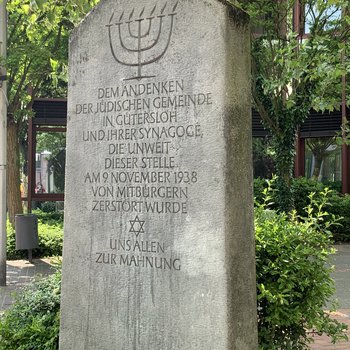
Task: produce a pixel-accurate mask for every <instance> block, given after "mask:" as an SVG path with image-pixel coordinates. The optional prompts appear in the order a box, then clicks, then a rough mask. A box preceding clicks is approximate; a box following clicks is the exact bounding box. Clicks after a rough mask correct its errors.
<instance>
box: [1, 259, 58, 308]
mask: <svg viewBox="0 0 350 350" xmlns="http://www.w3.org/2000/svg"><path fill="white" fill-rule="evenodd" d="M52 272H54V268H53V267H52V266H51V265H50V259H34V260H33V263H32V264H31V263H29V262H28V261H26V260H15V261H8V262H7V286H6V287H0V313H1V312H3V311H4V310H6V309H8V308H9V306H10V305H11V303H12V300H13V298H12V297H11V295H12V294H13V292H14V291H18V290H20V288H21V287H23V286H25V285H26V284H28V283H29V282H30V281H32V280H33V279H34V277H35V276H38V275H42V276H45V275H48V274H50V273H52Z"/></svg>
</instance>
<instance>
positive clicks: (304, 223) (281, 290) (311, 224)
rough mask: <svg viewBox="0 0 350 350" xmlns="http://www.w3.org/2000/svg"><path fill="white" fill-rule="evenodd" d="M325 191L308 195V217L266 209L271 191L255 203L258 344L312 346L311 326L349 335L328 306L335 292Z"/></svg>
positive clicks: (267, 348)
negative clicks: (317, 198) (331, 314)
mask: <svg viewBox="0 0 350 350" xmlns="http://www.w3.org/2000/svg"><path fill="white" fill-rule="evenodd" d="M268 193H269V191H267V194H268ZM327 195H329V192H328V191H325V192H322V193H320V196H319V203H317V202H316V201H315V198H314V195H310V197H309V201H310V204H309V205H308V207H307V209H306V211H307V215H306V217H300V216H298V215H297V214H296V213H295V212H294V213H291V214H290V215H287V214H285V213H278V212H276V211H274V210H270V209H268V205H267V203H268V202H269V201H270V198H268V197H267V198H266V197H265V202H264V203H262V204H258V205H257V207H256V209H255V230H256V260H257V265H256V266H257V293H258V328H259V346H260V349H263V350H277V349H278V350H287V349H288V350H291V349H293V350H301V349H308V343H309V342H310V341H311V340H310V339H311V338H310V334H309V332H308V330H312V331H313V332H316V333H317V334H322V333H324V334H327V335H328V336H330V337H331V338H332V341H334V342H335V341H336V340H338V339H342V338H346V335H345V334H344V332H343V331H344V329H346V325H344V324H341V323H339V322H338V321H336V320H333V319H331V318H330V317H329V314H328V313H326V312H325V311H324V308H325V307H326V305H329V303H330V302H331V303H332V296H333V294H334V292H335V288H334V281H333V280H332V279H331V277H330V273H331V271H332V268H331V266H330V265H329V262H328V260H329V255H330V254H331V253H332V252H333V251H332V249H331V247H330V245H331V238H332V235H331V232H330V231H329V228H330V227H331V224H332V222H333V220H334V218H331V217H330V216H329V215H328V214H326V213H325V212H324V206H325V205H326V202H327V200H326V197H327ZM332 305H334V303H332ZM334 306H335V305H334Z"/></svg>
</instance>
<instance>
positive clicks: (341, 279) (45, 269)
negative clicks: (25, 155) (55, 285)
mask: <svg viewBox="0 0 350 350" xmlns="http://www.w3.org/2000/svg"><path fill="white" fill-rule="evenodd" d="M335 248H336V249H337V253H336V255H334V256H333V259H334V260H333V261H334V264H335V266H336V269H335V272H334V273H333V278H334V280H335V284H336V288H337V294H336V296H337V298H338V300H339V304H340V305H339V309H338V310H337V312H335V313H333V314H332V316H333V317H334V318H336V319H338V320H339V321H341V322H343V323H346V324H347V325H348V326H349V330H348V336H349V339H350V245H345V244H344V245H337V246H336V247H335ZM53 271H54V269H53V267H52V266H51V265H50V260H49V259H40V260H35V259H34V260H33V263H32V264H30V263H29V262H27V261H25V260H18V261H9V262H8V264H7V277H8V285H7V287H0V313H1V312H3V311H4V310H6V309H7V308H8V307H9V306H10V305H11V302H12V298H11V294H12V293H13V292H14V291H18V290H19V289H20V288H21V287H23V286H24V285H26V284H28V283H29V282H30V281H31V280H33V279H34V276H35V275H38V274H40V275H47V274H50V273H52V272H53ZM314 340H315V342H314V343H313V344H312V345H311V349H312V350H350V341H349V342H346V341H343V342H340V343H338V344H336V345H334V344H332V343H331V342H330V339H328V338H327V337H325V336H321V337H320V336H316V337H315V338H314Z"/></svg>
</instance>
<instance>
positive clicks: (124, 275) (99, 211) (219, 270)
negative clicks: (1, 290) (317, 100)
mask: <svg viewBox="0 0 350 350" xmlns="http://www.w3.org/2000/svg"><path fill="white" fill-rule="evenodd" d="M249 47H250V36H249V19H248V17H247V15H246V14H245V13H243V12H241V11H240V10H238V9H236V8H234V7H232V6H231V5H230V4H229V3H228V2H226V1H218V0H179V1H177V0H170V1H169V0H168V1H167V0H155V1H139V0H128V1H126V0H102V1H101V2H100V3H99V5H98V6H97V7H96V8H95V9H94V10H93V11H92V12H91V13H90V14H89V15H88V16H87V18H86V19H85V20H84V21H83V22H82V23H81V24H80V26H79V27H78V28H77V29H76V30H75V31H74V33H73V34H72V36H71V40H70V58H69V64H70V68H69V93H68V130H67V165H66V169H67V172H66V197H65V223H64V251H63V279H62V301H61V329H60V350H92V349H94V350H114V349H116V350H229V349H230V350H254V349H257V331H256V323H257V319H256V291H255V259H254V256H255V254H254V235H253V219H252V217H253V213H252V212H253V211H252V207H253V205H252V197H253V196H252V164H251V114H250V108H251V107H250V56H249Z"/></svg>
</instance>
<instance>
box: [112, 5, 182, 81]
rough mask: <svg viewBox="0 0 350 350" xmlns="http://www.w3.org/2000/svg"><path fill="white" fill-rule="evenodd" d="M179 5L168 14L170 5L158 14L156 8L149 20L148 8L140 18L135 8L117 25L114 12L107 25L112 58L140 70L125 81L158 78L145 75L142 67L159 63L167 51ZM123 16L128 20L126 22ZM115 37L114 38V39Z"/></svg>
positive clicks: (165, 6)
mask: <svg viewBox="0 0 350 350" xmlns="http://www.w3.org/2000/svg"><path fill="white" fill-rule="evenodd" d="M177 5H178V2H176V4H175V5H174V6H173V7H172V8H171V9H170V12H169V13H167V14H165V12H166V9H167V7H168V6H167V3H165V5H164V6H163V7H162V8H160V11H159V13H158V14H156V10H157V5H155V6H154V7H153V9H152V10H151V12H150V14H149V16H148V17H147V15H145V16H144V13H145V8H143V9H142V11H141V12H140V14H139V15H137V14H136V13H135V9H132V11H131V12H130V14H129V16H127V15H125V13H124V11H123V12H122V14H121V15H120V17H119V19H118V20H117V21H116V22H114V23H113V18H114V15H115V13H114V12H113V14H112V16H111V18H110V20H109V23H108V24H107V25H106V27H107V28H108V37H109V45H110V47H111V51H112V55H113V57H114V59H115V60H116V61H117V62H118V63H120V64H122V65H125V66H130V67H137V75H136V76H134V77H131V78H127V79H124V80H133V79H137V80H141V79H145V78H153V77H155V75H142V67H143V66H146V65H149V64H151V63H154V62H156V61H158V60H159V59H160V58H161V57H163V56H164V54H165V52H166V51H167V49H168V47H169V44H170V40H171V36H172V32H173V27H174V17H175V15H176V12H175V11H176V8H177ZM124 17H127V18H126V20H124ZM156 22H158V23H156ZM113 34H114V37H112V35H113ZM115 37H116V38H115ZM125 56H126V57H125Z"/></svg>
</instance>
